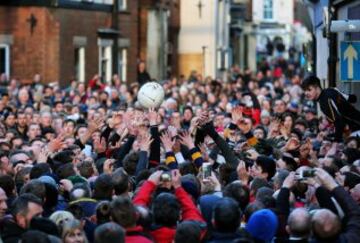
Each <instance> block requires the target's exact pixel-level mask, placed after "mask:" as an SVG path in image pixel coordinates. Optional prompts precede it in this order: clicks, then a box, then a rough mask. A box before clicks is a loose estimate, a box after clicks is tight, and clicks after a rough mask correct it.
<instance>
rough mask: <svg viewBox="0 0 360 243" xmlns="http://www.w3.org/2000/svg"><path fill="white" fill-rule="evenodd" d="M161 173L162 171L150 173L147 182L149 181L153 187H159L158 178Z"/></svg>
mask: <svg viewBox="0 0 360 243" xmlns="http://www.w3.org/2000/svg"><path fill="white" fill-rule="evenodd" d="M162 173H163V171H162V170H158V171H155V172H154V173H152V174H151V175H150V177H149V179H148V181H151V182H152V183H154V184H155V185H159V184H160V177H161V175H162Z"/></svg>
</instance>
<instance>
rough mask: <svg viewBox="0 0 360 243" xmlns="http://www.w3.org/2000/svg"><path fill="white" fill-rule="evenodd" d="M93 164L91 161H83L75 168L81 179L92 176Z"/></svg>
mask: <svg viewBox="0 0 360 243" xmlns="http://www.w3.org/2000/svg"><path fill="white" fill-rule="evenodd" d="M94 165H95V164H94V163H93V162H92V161H89V160H84V161H80V162H79V163H78V164H77V165H76V167H77V169H78V170H79V173H80V175H81V176H82V177H85V178H89V177H91V176H92V175H93V174H94V172H95V171H94V168H93V166H94Z"/></svg>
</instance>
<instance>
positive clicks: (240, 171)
mask: <svg viewBox="0 0 360 243" xmlns="http://www.w3.org/2000/svg"><path fill="white" fill-rule="evenodd" d="M236 172H237V175H238V177H239V180H240V181H241V183H243V184H244V185H247V184H248V183H249V178H250V173H249V171H248V170H247V169H246V164H245V162H244V161H242V160H240V161H239V164H238V166H237V168H236Z"/></svg>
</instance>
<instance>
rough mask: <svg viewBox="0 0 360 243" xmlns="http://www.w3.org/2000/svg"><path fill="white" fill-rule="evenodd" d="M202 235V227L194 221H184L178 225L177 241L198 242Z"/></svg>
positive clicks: (176, 242) (177, 242) (181, 242)
mask: <svg viewBox="0 0 360 243" xmlns="http://www.w3.org/2000/svg"><path fill="white" fill-rule="evenodd" d="M200 237H201V227H200V226H199V224H198V223H196V222H194V221H184V222H181V223H180V224H179V225H178V226H177V227H176V233H175V243H183V242H187V243H198V242H200Z"/></svg>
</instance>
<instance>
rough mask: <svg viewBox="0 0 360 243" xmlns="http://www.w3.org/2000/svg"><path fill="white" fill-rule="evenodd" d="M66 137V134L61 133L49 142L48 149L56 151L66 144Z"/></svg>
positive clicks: (52, 151) (51, 151)
mask: <svg viewBox="0 0 360 243" xmlns="http://www.w3.org/2000/svg"><path fill="white" fill-rule="evenodd" d="M64 139H65V136H64V134H59V136H57V137H56V138H55V139H53V140H51V141H50V142H49V143H48V151H49V152H50V153H54V152H57V151H59V150H60V149H62V148H63V147H64V145H65V142H64Z"/></svg>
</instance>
